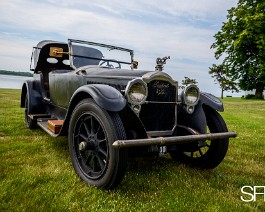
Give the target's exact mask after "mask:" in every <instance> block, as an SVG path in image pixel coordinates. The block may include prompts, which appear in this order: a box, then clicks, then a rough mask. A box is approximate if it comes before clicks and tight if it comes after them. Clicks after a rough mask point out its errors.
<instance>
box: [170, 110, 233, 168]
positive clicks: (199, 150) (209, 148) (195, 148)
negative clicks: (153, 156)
mask: <svg viewBox="0 0 265 212" xmlns="http://www.w3.org/2000/svg"><path fill="white" fill-rule="evenodd" d="M204 112H205V116H206V121H207V131H208V132H207V133H220V132H227V131H228V130H227V127H226V124H225V121H224V120H223V118H222V117H221V116H220V114H219V113H218V112H217V111H215V110H213V109H212V108H210V107H205V108H204ZM228 144H229V139H228V138H224V139H218V140H213V141H206V143H205V144H204V145H203V146H200V142H193V143H189V144H182V145H177V150H176V151H174V152H171V153H170V155H171V157H172V158H173V159H175V160H177V161H180V162H184V163H186V164H189V165H191V166H195V167H199V168H203V169H213V168H215V167H217V166H218V165H219V164H220V163H221V162H222V160H223V159H224V157H225V155H226V152H227V150H228Z"/></svg>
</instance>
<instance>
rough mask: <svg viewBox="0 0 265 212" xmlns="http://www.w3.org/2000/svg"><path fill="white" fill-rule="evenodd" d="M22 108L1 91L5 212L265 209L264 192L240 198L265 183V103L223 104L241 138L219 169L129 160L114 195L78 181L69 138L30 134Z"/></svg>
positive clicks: (0, 183) (0, 190)
mask: <svg viewBox="0 0 265 212" xmlns="http://www.w3.org/2000/svg"><path fill="white" fill-rule="evenodd" d="M19 104H20V91H19V90H8V89H0V211H5V210H7V211H32V210H38V211H47V210H48V211H51V210H52V211H92V210H96V211H190V210H192V211H265V201H264V200H263V196H262V195H259V196H258V197H257V200H256V201H255V202H254V201H252V202H243V201H241V199H240V196H244V195H243V194H242V193H241V187H242V186H265V101H260V100H256V101H255V100H242V99H239V98H226V99H224V105H225V110H226V111H225V112H224V113H222V115H223V117H224V119H225V120H226V122H227V125H228V127H229V130H230V131H236V132H237V133H238V137H237V138H236V139H231V142H230V146H229V151H228V154H227V156H226V158H225V159H224V161H223V162H222V163H221V165H220V166H218V167H217V168H216V169H214V170H211V171H202V170H196V169H192V168H190V167H187V166H185V165H182V164H179V163H176V162H174V161H172V160H171V159H169V158H166V157H163V158H155V159H154V158H147V159H146V158H145V159H136V160H130V162H129V165H128V168H127V172H126V175H125V178H124V179H123V181H122V183H121V185H120V186H119V187H118V188H117V189H115V190H114V191H110V192H107V191H102V190H99V189H96V188H93V187H90V186H88V185H86V184H85V183H83V182H82V181H81V180H80V179H79V178H78V176H77V175H76V174H75V172H74V170H73V168H72V165H71V162H70V157H69V153H68V147H67V138H64V137H60V138H56V139H54V138H52V137H50V136H49V135H48V134H46V133H45V132H43V131H42V130H40V129H36V130H33V131H31V130H29V129H27V128H26V126H25V124H24V110H23V109H21V108H20V107H19ZM260 191H261V190H260ZM248 198H250V197H249V196H245V199H248Z"/></svg>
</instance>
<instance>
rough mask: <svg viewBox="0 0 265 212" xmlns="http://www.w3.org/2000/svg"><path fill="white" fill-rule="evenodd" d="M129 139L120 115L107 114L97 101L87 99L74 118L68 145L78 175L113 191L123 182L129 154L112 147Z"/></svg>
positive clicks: (82, 102) (91, 183)
mask: <svg viewBox="0 0 265 212" xmlns="http://www.w3.org/2000/svg"><path fill="white" fill-rule="evenodd" d="M120 139H126V134H125V130H124V128H123V124H122V122H121V120H120V117H119V115H118V114H117V113H112V112H107V111H106V110H104V109H102V108H101V107H99V106H98V105H97V104H96V103H95V102H94V100H92V99H85V100H83V101H81V102H80V103H79V104H78V105H77V106H76V107H75V109H74V112H73V114H72V116H71V120H70V124H69V131H68V144H69V151H70V156H71V160H72V163H73V167H74V169H75V171H76V173H77V174H78V175H79V176H80V178H81V179H82V180H83V181H85V182H86V183H88V184H90V185H92V186H96V187H98V188H104V189H113V188H115V187H117V186H118V185H119V183H120V182H121V180H122V178H123V176H124V173H125V169H126V164H127V150H126V149H117V148H114V147H113V146H112V143H113V142H114V141H116V140H120Z"/></svg>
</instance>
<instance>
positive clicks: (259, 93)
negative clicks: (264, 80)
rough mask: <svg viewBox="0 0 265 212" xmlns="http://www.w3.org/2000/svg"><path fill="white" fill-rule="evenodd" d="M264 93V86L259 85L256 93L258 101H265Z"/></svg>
mask: <svg viewBox="0 0 265 212" xmlns="http://www.w3.org/2000/svg"><path fill="white" fill-rule="evenodd" d="M263 91H264V86H263V85H260V84H259V83H258V84H257V88H256V92H255V97H256V98H257V99H264V96H263Z"/></svg>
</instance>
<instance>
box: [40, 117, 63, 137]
mask: <svg viewBox="0 0 265 212" xmlns="http://www.w3.org/2000/svg"><path fill="white" fill-rule="evenodd" d="M63 122H64V121H63V120H54V119H51V120H42V119H38V122H37V124H38V125H39V126H40V127H41V128H42V129H43V130H44V131H45V132H47V133H48V134H49V135H51V136H53V137H57V136H58V134H59V132H60V130H61V128H62V126H63Z"/></svg>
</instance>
